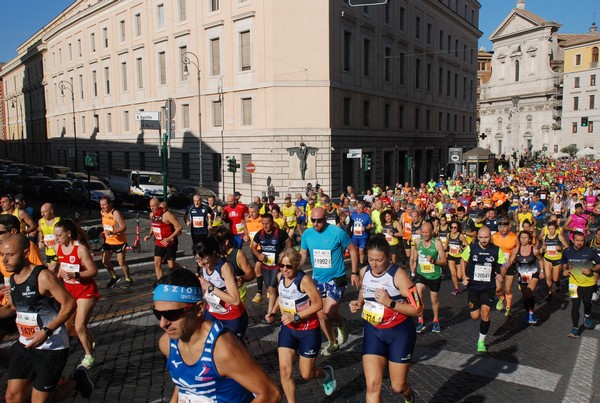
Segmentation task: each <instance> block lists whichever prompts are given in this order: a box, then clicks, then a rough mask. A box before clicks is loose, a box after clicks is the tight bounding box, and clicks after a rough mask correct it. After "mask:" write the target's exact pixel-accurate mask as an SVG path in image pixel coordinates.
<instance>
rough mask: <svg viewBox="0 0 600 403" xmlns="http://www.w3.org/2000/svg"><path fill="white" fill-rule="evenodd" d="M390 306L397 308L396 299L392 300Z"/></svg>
mask: <svg viewBox="0 0 600 403" xmlns="http://www.w3.org/2000/svg"><path fill="white" fill-rule="evenodd" d="M390 308H392V309H396V301H392V302H390Z"/></svg>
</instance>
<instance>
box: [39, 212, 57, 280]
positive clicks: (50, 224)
mask: <svg viewBox="0 0 600 403" xmlns="http://www.w3.org/2000/svg"><path fill="white" fill-rule="evenodd" d="M40 213H41V215H42V218H40V221H39V222H38V227H39V229H40V230H39V231H38V246H39V248H40V249H42V248H44V252H45V254H46V264H47V265H48V269H50V270H51V271H52V272H53V273H56V270H57V268H58V258H57V257H56V249H55V248H56V236H55V235H54V225H55V224H56V223H57V222H58V221H60V217H57V216H55V215H54V206H52V204H50V203H45V204H42V207H41V208H40Z"/></svg>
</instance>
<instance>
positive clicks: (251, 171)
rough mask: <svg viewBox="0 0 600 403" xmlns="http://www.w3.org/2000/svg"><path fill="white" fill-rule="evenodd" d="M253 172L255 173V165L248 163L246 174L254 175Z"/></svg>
mask: <svg viewBox="0 0 600 403" xmlns="http://www.w3.org/2000/svg"><path fill="white" fill-rule="evenodd" d="M254 171H256V165H254V164H253V163H249V164H248V165H246V172H248V173H249V174H251V173H254Z"/></svg>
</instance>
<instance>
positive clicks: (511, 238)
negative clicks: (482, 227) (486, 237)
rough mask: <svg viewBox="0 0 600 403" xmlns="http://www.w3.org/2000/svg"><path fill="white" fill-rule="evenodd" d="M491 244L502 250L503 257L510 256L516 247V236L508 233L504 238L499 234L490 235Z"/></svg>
mask: <svg viewBox="0 0 600 403" xmlns="http://www.w3.org/2000/svg"><path fill="white" fill-rule="evenodd" d="M492 243H493V244H494V245H496V246H497V247H499V248H500V249H502V252H503V253H504V256H505V257H506V256H510V254H511V253H512V251H513V249H514V248H515V247H516V246H517V234H515V233H514V232H509V233H507V234H506V236H502V234H501V233H500V232H496V233H495V234H494V235H492ZM507 254H508V255H507Z"/></svg>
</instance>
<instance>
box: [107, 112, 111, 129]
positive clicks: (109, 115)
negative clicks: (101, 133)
mask: <svg viewBox="0 0 600 403" xmlns="http://www.w3.org/2000/svg"><path fill="white" fill-rule="evenodd" d="M106 132H107V133H112V113H110V112H108V113H107V114H106Z"/></svg>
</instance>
